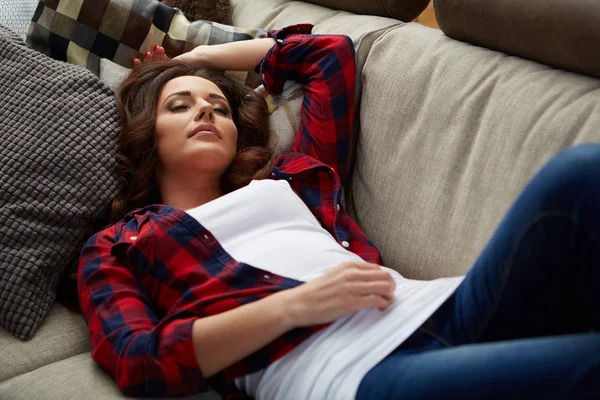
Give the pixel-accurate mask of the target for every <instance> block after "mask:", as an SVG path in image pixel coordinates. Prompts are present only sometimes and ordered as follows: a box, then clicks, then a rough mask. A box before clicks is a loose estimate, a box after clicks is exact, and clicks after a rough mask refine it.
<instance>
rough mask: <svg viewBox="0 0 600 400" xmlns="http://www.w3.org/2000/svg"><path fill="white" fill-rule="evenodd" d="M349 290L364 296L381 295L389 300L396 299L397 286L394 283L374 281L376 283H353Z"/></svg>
mask: <svg viewBox="0 0 600 400" xmlns="http://www.w3.org/2000/svg"><path fill="white" fill-rule="evenodd" d="M348 290H350V291H351V292H352V293H354V294H357V295H360V296H364V295H371V294H374V295H379V296H382V297H383V298H385V299H387V300H392V299H393V298H394V291H395V290H396V284H395V282H394V281H393V280H392V281H374V282H353V283H351V284H349V285H348Z"/></svg>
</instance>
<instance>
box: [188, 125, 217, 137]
mask: <svg viewBox="0 0 600 400" xmlns="http://www.w3.org/2000/svg"><path fill="white" fill-rule="evenodd" d="M207 132H211V133H214V134H215V135H217V137H218V138H219V139H223V137H222V136H221V132H219V130H218V129H217V128H216V127H215V126H214V125H213V124H200V125H198V126H197V127H196V129H194V130H193V131H192V133H190V135H189V136H188V137H189V138H191V137H194V136H196V135H199V134H204V133H207Z"/></svg>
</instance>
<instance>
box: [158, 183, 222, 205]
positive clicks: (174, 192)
mask: <svg viewBox="0 0 600 400" xmlns="http://www.w3.org/2000/svg"><path fill="white" fill-rule="evenodd" d="M157 184H158V187H159V188H160V197H161V202H162V203H163V204H166V205H169V206H171V207H176V208H179V209H182V210H190V209H192V208H194V207H198V206H201V205H202V204H205V203H208V202H209V201H212V200H215V199H217V198H219V197H221V196H223V189H222V188H221V182H220V179H219V178H218V177H217V178H211V179H209V178H208V177H204V176H197V175H196V176H193V177H188V178H183V179H182V177H181V176H179V177H172V176H163V177H157Z"/></svg>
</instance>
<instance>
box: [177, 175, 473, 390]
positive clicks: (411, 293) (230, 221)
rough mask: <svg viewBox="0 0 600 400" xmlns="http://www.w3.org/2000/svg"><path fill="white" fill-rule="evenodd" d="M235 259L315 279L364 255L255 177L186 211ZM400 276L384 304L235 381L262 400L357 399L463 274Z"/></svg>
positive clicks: (285, 191)
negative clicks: (384, 361)
mask: <svg viewBox="0 0 600 400" xmlns="http://www.w3.org/2000/svg"><path fill="white" fill-rule="evenodd" d="M187 213H188V214H190V215H191V216H192V217H194V218H195V219H196V220H198V222H200V223H201V224H202V225H203V226H204V227H205V228H207V229H208V230H209V231H210V232H211V233H212V234H213V235H214V236H215V238H216V239H217V240H218V241H219V243H220V244H221V246H222V247H223V248H224V249H225V251H227V252H228V253H229V254H230V255H231V256H232V257H233V258H234V259H236V260H237V261H242V262H245V263H248V264H250V265H253V266H255V267H258V268H261V269H264V270H266V271H270V272H272V273H275V274H278V275H281V276H285V277H289V278H293V279H297V280H300V281H305V282H306V281H309V280H311V279H315V278H317V277H319V276H320V275H322V274H323V273H325V272H326V271H327V270H329V269H330V268H333V267H335V266H337V265H339V264H340V263H342V262H344V261H352V260H354V261H362V259H361V258H360V257H359V256H357V255H356V254H354V253H352V252H350V251H348V250H346V249H345V248H343V247H342V246H341V245H340V244H339V243H338V242H337V241H336V240H335V238H333V237H332V236H331V234H329V232H327V230H325V229H324V228H323V227H321V225H320V223H319V221H318V220H317V219H316V218H315V216H314V215H313V214H312V213H311V212H310V210H309V209H308V207H307V206H306V205H305V204H304V202H303V201H302V199H300V197H298V196H297V195H296V193H294V191H293V190H292V188H291V187H290V185H289V183H288V182H287V181H283V180H279V181H275V180H261V181H252V182H251V183H250V184H249V185H248V186H245V187H243V188H241V189H238V190H236V191H234V192H231V193H228V194H226V195H224V196H222V197H220V198H218V199H216V200H213V201H211V202H209V203H206V204H203V205H202V206H199V207H196V208H194V209H191V210H188V211H187ZM382 268H383V269H385V270H386V271H389V272H390V273H391V274H392V276H393V277H394V280H395V281H396V285H397V286H396V292H395V301H394V302H393V303H392V304H391V305H390V306H389V307H388V308H387V309H386V310H385V311H383V312H382V311H379V310H378V309H370V310H363V311H360V312H358V313H355V314H352V315H349V316H347V317H344V318H341V319H339V320H337V321H336V322H335V323H333V324H332V325H331V326H329V327H328V328H326V329H324V330H322V331H320V332H317V333H315V334H313V335H312V336H311V337H309V338H308V339H307V340H305V341H304V342H303V343H302V344H300V345H299V346H298V347H296V348H295V349H294V350H292V351H291V352H290V353H289V354H287V355H286V356H284V357H282V358H281V359H280V360H278V361H276V362H275V363H273V364H271V365H270V366H268V367H267V368H265V369H263V370H260V371H257V372H255V373H252V374H249V375H247V376H245V377H242V378H238V379H236V385H237V386H238V388H239V389H241V390H243V391H245V392H246V393H248V395H250V396H252V397H254V398H258V399H290V398H293V399H298V400H301V399H307V400H308V399H325V398H326V399H353V398H354V397H355V395H356V391H357V389H358V385H359V384H360V381H361V380H362V378H363V377H364V376H365V375H366V373H367V372H368V371H369V370H370V369H371V368H372V367H374V366H375V365H376V364H377V363H378V362H379V361H381V360H382V359H383V358H384V357H385V356H387V355H388V354H389V353H390V352H392V351H393V350H394V349H395V348H396V347H398V346H399V345H400V344H401V343H402V342H403V341H404V340H406V339H407V338H408V337H409V336H410V335H411V334H412V333H413V332H414V331H415V330H416V329H417V328H418V327H419V326H420V325H421V324H422V323H423V322H425V320H426V319H427V318H429V316H430V315H431V314H433V312H434V311H435V310H436V309H437V308H438V307H439V306H440V305H441V304H442V303H443V302H444V300H446V299H447V298H448V297H449V296H450V295H451V294H452V293H453V292H454V290H455V289H456V287H457V286H458V285H459V284H460V282H461V281H462V279H463V278H462V277H458V278H445V279H438V280H434V281H415V280H409V279H405V278H403V277H402V276H401V275H400V274H399V273H398V272H396V271H394V270H392V269H389V268H385V267H382Z"/></svg>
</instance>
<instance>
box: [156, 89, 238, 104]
mask: <svg viewBox="0 0 600 400" xmlns="http://www.w3.org/2000/svg"><path fill="white" fill-rule="evenodd" d="M173 96H190V97H191V96H192V92H190V91H189V90H182V91H181V92H175V93H171V94H170V95H168V96H167V98H166V99H165V101H163V104H165V103H166V102H167V100H169V97H173ZM208 97H209V98H210V99H219V100H223V101H225V104H229V102H228V101H227V99H226V98H225V97H223V96H221V95H219V94H216V93H209V94H208Z"/></svg>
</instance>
